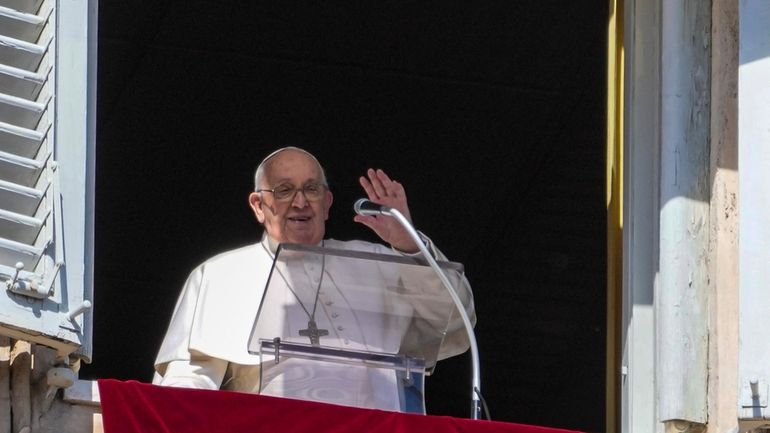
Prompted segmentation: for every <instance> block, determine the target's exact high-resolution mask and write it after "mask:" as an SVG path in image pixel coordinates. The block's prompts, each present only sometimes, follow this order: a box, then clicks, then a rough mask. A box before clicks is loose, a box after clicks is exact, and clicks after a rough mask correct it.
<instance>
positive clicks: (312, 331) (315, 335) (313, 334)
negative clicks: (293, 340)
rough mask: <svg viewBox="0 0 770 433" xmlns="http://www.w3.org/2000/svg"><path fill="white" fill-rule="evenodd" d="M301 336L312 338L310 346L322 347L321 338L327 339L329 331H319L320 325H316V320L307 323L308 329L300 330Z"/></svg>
mask: <svg viewBox="0 0 770 433" xmlns="http://www.w3.org/2000/svg"><path fill="white" fill-rule="evenodd" d="M299 335H301V336H302V337H309V338H310V344H312V345H313V346H320V345H321V339H320V337H325V336H327V335H329V331H328V330H326V329H318V325H316V324H315V320H310V321H309V322H307V329H300V330H299Z"/></svg>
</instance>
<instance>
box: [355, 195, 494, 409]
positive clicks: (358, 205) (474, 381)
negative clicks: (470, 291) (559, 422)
mask: <svg viewBox="0 0 770 433" xmlns="http://www.w3.org/2000/svg"><path fill="white" fill-rule="evenodd" d="M353 210H355V211H356V213H357V214H359V215H387V216H390V217H393V218H395V219H396V221H398V222H399V223H400V224H401V226H402V227H404V230H406V231H407V233H409V236H411V238H412V240H414V242H415V243H416V244H417V246H418V247H419V249H420V252H421V253H422V255H423V257H424V258H425V260H426V261H427V262H428V264H429V265H430V266H431V267H432V268H433V270H434V271H435V272H436V274H437V275H438V277H439V280H441V283H442V284H443V285H444V287H445V288H446V289H447V291H448V292H449V296H450V297H451V298H452V302H453V303H454V305H455V308H457V312H458V313H460V318H461V319H462V321H463V325H464V327H465V333H466V334H467V335H468V340H469V343H470V351H471V364H472V365H471V368H472V370H473V371H472V378H471V419H481V371H480V368H479V348H478V344H477V342H476V334H475V333H474V332H473V324H472V323H471V320H470V318H469V317H468V313H467V312H466V311H465V307H464V306H463V303H462V301H461V300H460V297H459V296H458V295H457V290H456V289H455V288H454V287H453V286H452V283H451V282H450V281H449V278H448V277H447V276H446V274H445V273H444V271H442V270H441V267H439V265H438V263H436V259H434V258H433V255H431V253H430V251H428V248H427V247H426V246H425V243H424V242H423V241H422V239H421V238H420V235H419V234H418V233H417V230H416V229H415V228H414V226H412V223H411V222H410V221H409V220H408V219H406V217H405V216H404V215H403V214H402V213H401V212H399V211H398V209H393V208H391V207H388V206H385V205H381V204H377V203H375V202H373V201H371V200H367V199H365V198H360V199H358V200H356V202H355V203H354V204H353Z"/></svg>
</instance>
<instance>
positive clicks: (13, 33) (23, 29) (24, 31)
mask: <svg viewBox="0 0 770 433" xmlns="http://www.w3.org/2000/svg"><path fill="white" fill-rule="evenodd" d="M47 18H48V17H47V16H39V15H35V14H30V13H26V12H20V11H16V10H13V9H9V8H7V7H3V6H2V5H0V28H1V29H3V34H4V35H6V36H10V37H12V38H15V39H19V40H22V41H26V42H32V43H35V42H37V40H38V38H40V34H41V33H42V31H43V27H44V26H45V22H46V20H47Z"/></svg>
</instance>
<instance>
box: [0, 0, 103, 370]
mask: <svg viewBox="0 0 770 433" xmlns="http://www.w3.org/2000/svg"><path fill="white" fill-rule="evenodd" d="M95 4H96V3H95V1H93V0H92V1H91V2H89V1H88V0H74V1H70V2H62V3H57V2H56V0H0V334H3V335H8V336H10V337H12V338H16V339H22V340H28V341H33V342H36V343H39V344H43V345H46V346H50V347H53V348H55V349H57V350H58V351H59V353H60V354H61V355H62V356H65V355H69V354H72V353H73V352H76V351H77V352H78V353H79V354H80V355H81V356H82V357H84V358H86V359H90V353H91V344H90V339H91V325H90V324H91V308H90V307H91V301H92V295H93V291H92V282H93V277H92V276H93V270H92V264H93V255H92V251H93V174H94V173H93V156H94V130H95V128H94V109H95V104H94V100H95V97H94V96H95V95H94V88H95V86H94V84H95V83H94V81H95V74H94V72H95V63H94V62H95V59H96V57H95V46H96V41H95V24H96V10H95V6H94V5H95Z"/></svg>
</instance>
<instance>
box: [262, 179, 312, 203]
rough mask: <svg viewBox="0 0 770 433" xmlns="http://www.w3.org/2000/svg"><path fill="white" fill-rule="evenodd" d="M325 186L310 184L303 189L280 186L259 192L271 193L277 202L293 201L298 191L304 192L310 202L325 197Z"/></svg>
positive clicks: (285, 185)
mask: <svg viewBox="0 0 770 433" xmlns="http://www.w3.org/2000/svg"><path fill="white" fill-rule="evenodd" d="M325 189H326V186H325V185H322V184H320V183H309V184H307V185H305V186H303V187H302V188H297V187H295V186H294V185H291V184H283V185H278V186H276V187H275V188H273V189H258V190H257V192H271V193H273V197H275V199H276V200H277V201H291V200H294V196H295V195H296V194H297V191H302V194H303V195H304V196H305V199H306V200H308V201H318V200H321V198H323V196H324V191H325Z"/></svg>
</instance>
